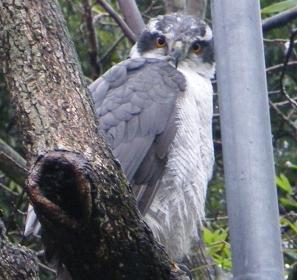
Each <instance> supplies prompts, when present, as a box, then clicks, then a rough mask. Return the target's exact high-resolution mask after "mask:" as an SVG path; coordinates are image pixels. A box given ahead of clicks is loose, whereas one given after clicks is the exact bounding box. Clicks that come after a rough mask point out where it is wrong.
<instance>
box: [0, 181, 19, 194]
mask: <svg viewBox="0 0 297 280" xmlns="http://www.w3.org/2000/svg"><path fill="white" fill-rule="evenodd" d="M0 188H2V189H3V190H5V191H6V192H8V193H10V194H12V195H13V196H18V195H19V193H17V192H15V191H13V190H11V189H10V188H8V187H6V186H5V185H3V184H2V183H0Z"/></svg>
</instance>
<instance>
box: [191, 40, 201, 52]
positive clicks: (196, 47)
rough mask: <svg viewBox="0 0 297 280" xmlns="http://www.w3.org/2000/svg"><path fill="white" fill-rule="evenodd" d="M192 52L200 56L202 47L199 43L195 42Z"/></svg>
mask: <svg viewBox="0 0 297 280" xmlns="http://www.w3.org/2000/svg"><path fill="white" fill-rule="evenodd" d="M192 50H193V52H194V53H196V54H200V53H201V52H202V46H201V44H200V43H199V42H194V43H193V44H192Z"/></svg>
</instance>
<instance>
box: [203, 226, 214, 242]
mask: <svg viewBox="0 0 297 280" xmlns="http://www.w3.org/2000/svg"><path fill="white" fill-rule="evenodd" d="M203 240H204V242H205V243H206V244H211V243H212V242H213V233H212V232H211V231H210V230H209V229H208V228H204V229H203Z"/></svg>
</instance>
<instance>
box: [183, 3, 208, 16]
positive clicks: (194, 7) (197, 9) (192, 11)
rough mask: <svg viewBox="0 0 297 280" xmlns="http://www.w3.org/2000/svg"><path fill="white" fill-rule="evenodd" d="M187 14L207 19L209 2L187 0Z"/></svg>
mask: <svg viewBox="0 0 297 280" xmlns="http://www.w3.org/2000/svg"><path fill="white" fill-rule="evenodd" d="M186 2H187V3H186V5H187V13H188V14H189V15H194V16H196V17H198V18H200V19H204V18H205V13H206V7H207V0H186Z"/></svg>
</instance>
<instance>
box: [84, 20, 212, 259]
mask: <svg viewBox="0 0 297 280" xmlns="http://www.w3.org/2000/svg"><path fill="white" fill-rule="evenodd" d="M213 74H214V61H213V43H212V32H211V29H210V28H209V27H208V26H207V25H206V24H205V23H204V22H203V21H200V20H197V19H195V18H193V17H191V16H185V15H178V14H174V15H165V16H159V17H157V18H154V19H152V20H151V21H150V22H149V24H148V25H147V27H146V29H145V30H144V31H143V33H142V34H141V35H140V37H139V39H138V41H137V43H136V45H135V46H134V47H133V48H132V50H131V54H130V59H127V60H125V61H123V62H121V63H119V64H117V65H116V66H114V67H112V68H111V69H110V70H109V71H108V72H107V73H106V74H104V75H103V76H102V77H100V78H99V79H97V80H96V81H95V82H93V83H92V84H91V85H90V87H89V89H90V91H91V93H92V96H93V98H94V101H95V109H96V114H97V116H98V118H99V120H100V130H101V132H102V133H103V135H104V136H105V138H106V140H107V142H108V144H109V145H110V147H111V149H112V152H113V155H114V156H115V158H117V160H118V161H119V162H120V164H121V167H122V169H123V171H124V173H125V175H126V177H127V179H128V181H129V183H130V184H131V185H132V188H133V190H134V193H135V196H136V200H137V203H138V207H139V210H140V211H141V213H142V215H143V216H144V219H145V220H146V222H147V223H148V225H149V226H150V228H151V229H152V231H153V234H154V236H155V237H156V238H157V240H159V241H160V243H161V244H163V245H164V246H165V249H166V251H167V252H168V254H169V255H170V256H171V258H172V259H174V260H175V261H182V260H183V259H184V258H185V257H186V256H189V255H191V250H192V245H193V242H195V241H197V240H199V232H198V230H199V228H201V223H202V221H203V219H204V202H205V196H206V190H207V183H208V181H209V179H210V178H211V175H212V168H213V163H214V155H213V143H212V114H213V105H212V98H213V89H212V85H211V81H210V79H211V78H212V77H213Z"/></svg>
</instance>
